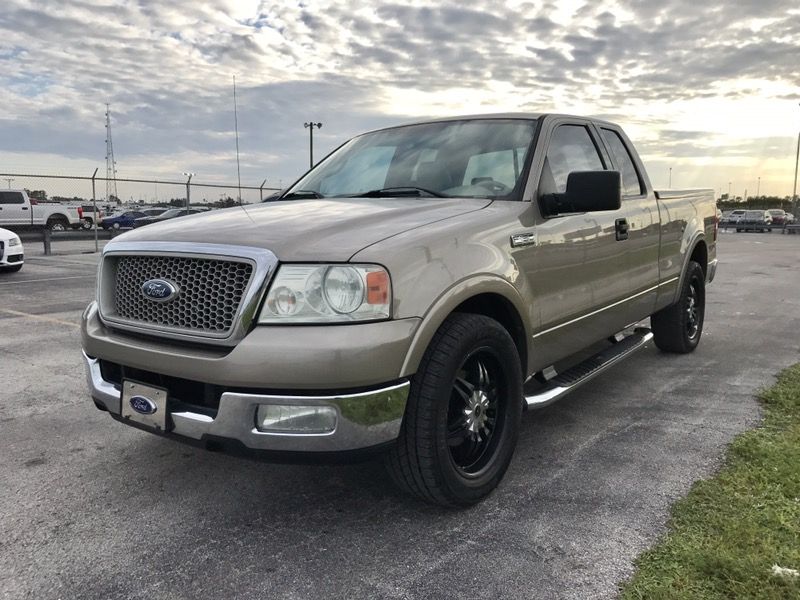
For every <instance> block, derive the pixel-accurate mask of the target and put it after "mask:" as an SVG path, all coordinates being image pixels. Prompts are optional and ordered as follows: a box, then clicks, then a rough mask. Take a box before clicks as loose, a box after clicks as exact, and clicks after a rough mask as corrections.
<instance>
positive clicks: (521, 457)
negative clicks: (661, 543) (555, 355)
mask: <svg viewBox="0 0 800 600" xmlns="http://www.w3.org/2000/svg"><path fill="white" fill-rule="evenodd" d="M66 244H67V243H65V244H64V245H60V246H59V248H58V252H59V254H58V255H56V256H49V257H45V256H42V255H41V254H42V253H41V245H36V244H32V243H31V244H30V247H29V248H28V257H27V259H26V264H25V266H24V268H23V269H22V270H21V271H20V272H19V273H15V274H2V275H0V384H1V385H2V389H0V439H2V449H3V452H2V454H0V489H2V490H3V493H2V498H3V502H2V503H1V504H0V561H1V562H2V564H3V566H4V568H3V569H2V570H0V597H2V598H36V599H49V598H54V599H55V598H65V599H71V598H200V597H204V598H215V597H216V598H234V597H235V598H259V599H260V598H272V597H278V598H320V597H322V598H466V597H469V598H498V597H514V598H576V599H578V598H580V599H583V598H590V597H591V598H597V597H599V598H609V597H613V596H614V594H615V592H616V587H617V584H618V582H619V581H620V580H622V579H624V578H625V577H626V576H628V575H629V574H630V573H631V572H632V561H633V559H634V558H635V557H636V555H637V554H638V553H639V552H641V551H642V550H644V549H645V548H647V547H648V546H650V545H652V544H653V543H654V542H655V541H656V540H657V538H658V536H659V535H660V534H661V533H662V532H663V531H664V523H665V522H666V519H667V515H668V509H669V506H670V504H671V503H672V502H673V501H675V500H676V499H678V498H679V497H681V496H683V495H684V494H685V493H686V492H687V491H688V489H689V487H690V485H691V483H692V482H693V481H695V480H697V479H699V478H702V477H704V476H706V475H708V474H710V473H712V472H713V471H714V469H715V468H716V466H717V465H718V464H719V461H720V459H721V457H722V454H723V451H724V447H725V445H726V444H727V443H728V442H729V441H730V440H731V438H732V437H733V436H734V435H735V434H736V433H738V432H740V431H742V430H744V429H746V428H748V427H751V426H753V425H755V424H756V423H757V422H758V416H759V411H758V406H757V403H756V401H755V398H754V396H755V394H756V392H757V391H758V390H759V389H760V388H763V387H765V386H767V385H769V384H770V383H771V382H772V381H773V376H774V375H775V374H776V373H777V372H778V371H780V370H781V369H782V368H784V367H786V366H788V365H790V364H793V363H796V362H798V361H800V347H798V343H799V342H798V339H800V271H799V270H798V263H799V262H800V236H789V235H779V234H776V233H773V234H765V235H756V234H734V233H727V234H725V233H721V234H720V244H719V258H720V265H719V270H718V275H717V280H716V281H715V282H714V283H713V285H712V286H710V287H709V289H708V306H707V312H706V323H705V332H704V336H703V341H702V342H701V345H700V347H699V348H698V350H697V351H696V352H695V353H694V354H690V355H681V356H677V355H665V354H661V353H660V352H659V351H658V350H657V349H656V348H655V347H654V346H653V345H652V343H651V344H649V345H648V347H647V348H646V349H645V350H643V351H642V352H640V353H639V354H637V355H635V356H634V357H633V358H631V359H629V360H628V361H626V362H623V363H622V364H621V365H619V366H616V367H614V368H613V369H611V370H610V371H609V372H608V373H606V374H604V375H601V376H600V377H598V378H597V379H595V380H593V381H592V382H591V383H590V384H587V386H586V387H584V388H582V389H580V390H579V391H578V392H576V393H575V394H573V395H572V396H570V397H568V398H566V399H565V400H563V401H562V402H560V403H558V404H555V405H553V406H551V407H549V408H547V409H544V410H542V411H540V412H535V413H528V414H527V415H525V418H524V421H523V428H522V433H521V438H520V441H519V445H518V448H517V453H516V455H515V458H514V461H513V462H512V465H511V468H510V469H509V472H508V474H507V475H506V478H505V480H504V482H503V483H502V485H501V486H500V488H499V489H498V490H497V491H496V492H495V493H494V494H493V495H492V496H491V497H490V498H489V499H488V500H487V501H486V502H484V503H482V504H480V505H478V506H476V507H473V508H471V509H469V510H463V511H447V510H442V509H438V508H434V507H430V506H427V505H424V504H420V503H418V502H416V501H414V500H412V499H409V498H407V497H405V496H403V495H402V494H400V493H399V492H396V491H395V490H394V488H393V487H392V485H391V483H390V481H389V479H388V477H387V476H385V475H384V474H383V471H382V468H381V465H380V464H378V463H364V464H358V465H347V466H301V465H272V464H265V463H258V462H252V461H246V460H242V459H237V458H232V457H227V456H223V455H219V454H214V453H210V452H206V451H201V450H196V449H194V448H190V447H187V446H183V445H179V444H176V443H175V442H172V441H169V440H164V439H160V438H158V437H156V436H153V435H149V434H146V433H143V432H140V431H138V430H135V429H131V428H127V427H125V426H123V425H120V424H118V423H116V422H114V421H113V420H111V418H110V417H108V415H107V414H105V413H102V412H100V411H98V410H97V409H95V407H94V405H93V403H92V402H91V400H90V399H89V396H88V394H87V391H86V384H85V380H84V373H83V366H82V361H81V358H80V342H79V327H78V324H79V320H80V315H81V311H82V310H83V308H84V307H85V306H86V304H87V303H88V302H89V301H90V300H91V298H92V296H93V294H94V279H95V269H96V262H97V257H96V255H93V254H83V253H80V252H81V251H82V250H86V249H88V248H86V247H84V246H85V245H86V244H89V245H90V246H92V247H93V242H91V243H89V242H86V243H84V245H83V246H75V247H70V246H67V245H66ZM76 244H78V243H76Z"/></svg>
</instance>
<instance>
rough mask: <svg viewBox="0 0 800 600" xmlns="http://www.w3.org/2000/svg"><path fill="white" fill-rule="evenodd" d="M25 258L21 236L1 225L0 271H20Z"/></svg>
mask: <svg viewBox="0 0 800 600" xmlns="http://www.w3.org/2000/svg"><path fill="white" fill-rule="evenodd" d="M24 258H25V253H24V252H23V249H22V242H21V241H20V239H19V236H18V235H17V234H16V233H14V232H13V231H9V230H8V229H3V228H2V227H0V271H12V272H13V271H19V270H20V269H21V268H22V264H23V261H24Z"/></svg>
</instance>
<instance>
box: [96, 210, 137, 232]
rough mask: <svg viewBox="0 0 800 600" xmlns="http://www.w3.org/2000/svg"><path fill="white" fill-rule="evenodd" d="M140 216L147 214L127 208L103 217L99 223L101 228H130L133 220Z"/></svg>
mask: <svg viewBox="0 0 800 600" xmlns="http://www.w3.org/2000/svg"><path fill="white" fill-rule="evenodd" d="M142 217H147V215H146V214H145V213H143V212H141V211H138V210H129V211H126V212H124V213H122V214H119V215H115V216H113V217H108V218H105V219H103V220H102V222H101V223H100V225H101V226H102V227H103V229H131V228H132V227H133V222H134V221H135V220H136V219H141V218H142Z"/></svg>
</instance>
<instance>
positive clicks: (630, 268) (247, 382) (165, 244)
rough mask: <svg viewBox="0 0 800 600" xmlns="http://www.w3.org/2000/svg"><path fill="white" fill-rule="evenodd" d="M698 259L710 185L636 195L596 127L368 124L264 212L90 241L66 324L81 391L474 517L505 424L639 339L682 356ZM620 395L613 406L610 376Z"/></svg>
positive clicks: (130, 414) (709, 262)
mask: <svg viewBox="0 0 800 600" xmlns="http://www.w3.org/2000/svg"><path fill="white" fill-rule="evenodd" d="M365 165H366V166H365ZM367 166H368V168H367ZM623 198H624V202H623V201H622V199H623ZM716 248H717V223H716V218H715V207H714V192H713V190H711V189H699V190H698V189H692V190H669V191H655V190H654V189H653V187H652V185H651V183H650V180H649V178H648V176H647V173H646V171H645V169H644V165H643V164H642V162H641V160H640V158H639V156H638V154H637V153H636V151H635V149H634V147H633V146H632V144H631V143H630V141H629V140H628V138H627V136H625V134H624V133H623V131H622V129H621V128H620V127H618V126H617V125H614V124H612V123H609V122H606V121H599V120H595V119H588V118H581V117H571V116H566V115H527V116H525V115H522V116H521V115H519V114H514V115H496V116H480V117H457V118H453V119H443V120H437V121H425V122H421V123H416V124H412V125H404V126H399V127H392V128H387V129H383V130H378V131H374V132H371V133H366V134H364V135H361V136H358V137H356V138H355V139H353V140H351V141H349V142H347V143H345V144H343V145H342V146H340V147H339V148H338V150H336V151H334V152H333V153H332V154H330V155H329V156H328V157H327V158H325V159H324V160H322V161H321V162H320V163H319V164H317V165H316V166H315V167H314V168H312V169H311V170H310V171H309V172H308V173H306V174H305V175H304V176H303V177H302V178H301V179H300V180H299V181H298V182H297V183H296V184H295V185H294V186H293V187H291V188H290V189H289V190H288V191H287V192H286V193H285V194H284V196H283V198H282V199H281V200H279V201H275V202H266V203H263V204H259V205H256V206H249V207H248V208H247V210H246V211H245V210H241V209H239V208H231V209H227V210H220V211H216V212H215V213H214V214H213V215H197V216H194V217H188V218H186V219H181V220H179V221H177V220H170V221H162V222H161V223H157V224H154V225H152V226H148V227H144V228H141V229H135V230H133V231H130V232H128V233H126V234H125V235H123V236H120V237H118V238H116V239H114V240H112V241H111V242H109V243H108V245H106V247H105V248H104V250H103V255H102V259H101V263H100V268H99V273H98V285H97V294H98V296H97V299H96V301H95V302H93V303H91V305H90V306H89V307H88V308H87V310H86V311H85V312H84V313H83V323H82V327H81V332H82V344H83V351H84V361H85V365H86V368H87V374H88V382H89V385H90V390H91V396H92V398H93V400H94V402H95V405H96V406H97V407H98V408H99V409H101V410H104V411H108V412H109V414H110V415H111V417H113V418H114V419H116V420H118V421H120V422H122V423H126V424H128V425H131V426H135V427H138V428H140V429H144V430H147V431H151V432H154V433H159V434H165V435H166V436H167V437H169V438H171V439H174V440H179V441H185V442H188V443H194V444H196V445H200V446H205V447H207V448H209V449H212V448H213V449H215V450H220V451H229V452H232V453H236V452H247V453H252V454H256V455H260V456H262V457H266V458H280V459H284V460H285V459H290V458H292V457H302V458H304V459H309V458H313V457H315V456H316V457H321V458H320V459H325V458H328V459H329V458H330V457H331V455H335V456H354V455H359V454H361V455H363V454H370V453H373V454H374V453H384V455H385V461H386V465H387V467H388V468H389V470H390V471H391V472H392V474H393V477H394V479H395V480H396V481H398V482H399V484H400V485H401V487H402V488H404V489H405V490H407V491H409V492H411V493H413V494H415V495H417V496H418V497H420V498H422V499H424V500H427V501H429V502H434V503H438V504H442V505H446V506H464V505H469V504H474V503H476V502H478V501H480V500H481V499H482V498H484V497H486V495H488V494H489V493H490V492H491V491H492V490H493V489H494V488H495V487H496V486H497V485H498V483H499V482H500V480H501V479H502V477H503V474H504V473H505V471H506V469H507V467H508V466H509V463H510V461H511V459H512V455H513V453H514V448H515V445H516V441H517V436H518V433H519V430H520V419H521V416H522V413H523V409H524V408H538V407H542V406H546V405H548V404H550V403H552V402H554V401H555V400H557V399H559V398H561V397H563V396H564V395H565V394H567V393H569V392H570V391H572V390H574V389H575V388H577V387H578V386H580V385H581V384H583V383H585V382H587V381H589V380H590V379H591V378H592V377H594V376H596V375H597V374H599V373H601V372H604V371H605V369H607V368H608V367H610V366H611V365H614V364H616V363H617V362H618V361H619V360H621V359H623V358H625V357H627V356H629V355H631V354H632V353H633V352H635V351H636V350H638V349H641V348H642V347H644V345H645V344H646V343H648V342H649V341H650V340H651V339H652V340H653V341H654V342H655V344H656V346H658V347H659V348H660V349H661V350H663V351H665V352H677V353H689V352H692V351H693V350H694V349H695V348H696V347H697V345H698V344H699V342H700V337H701V335H702V330H703V320H704V311H705V285H706V282H710V281H711V280H713V278H714V275H715V272H716V268H717V259H716ZM648 317H649V318H650V325H651V327H652V330H650V329H646V328H633V327H630V324H631V323H638V322H640V321H641V320H642V319H646V318H648ZM598 343H601V344H602V345H603V348H602V349H601V350H600V351H599V352H598V353H597V354H595V355H594V356H592V357H590V358H586V354H587V349H588V348H593V347H594V346H596V345H597V344H598ZM581 354H582V356H580V358H579V359H576V358H575V357H576V356H578V355H581ZM589 354H591V352H589ZM584 359H585V360H584ZM562 363H567V364H571V365H573V366H572V367H570V368H564V369H562V368H561V364H562ZM554 364H559V370H558V374H555V371H554V369H553V365H554ZM686 364H687V365H691V361H688V362H687V363H686ZM698 378H700V379H702V375H701V374H698ZM526 381H528V382H529V385H528V386H527V387H523V383H524V382H526ZM616 384H618V385H617V389H616V393H619V394H625V393H630V392H631V390H630V389H629V386H630V381H629V380H626V378H625V371H624V370H621V371H620V370H618V371H617V377H612V378H611V380H610V385H616ZM534 386H535V387H534ZM578 418H580V417H578ZM150 460H151V461H157V460H160V459H159V457H157V456H153V457H151V458H150ZM544 460H547V458H545V459H544Z"/></svg>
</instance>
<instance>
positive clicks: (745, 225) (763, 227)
mask: <svg viewBox="0 0 800 600" xmlns="http://www.w3.org/2000/svg"><path fill="white" fill-rule="evenodd" d="M736 231H758V232H759V233H763V232H765V231H772V217H771V216H770V214H769V211H766V210H748V211H745V213H744V215H743V216H742V218H741V219H739V220H738V221H737V222H736Z"/></svg>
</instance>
